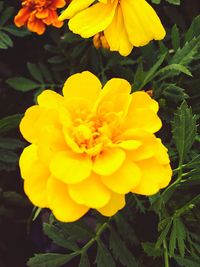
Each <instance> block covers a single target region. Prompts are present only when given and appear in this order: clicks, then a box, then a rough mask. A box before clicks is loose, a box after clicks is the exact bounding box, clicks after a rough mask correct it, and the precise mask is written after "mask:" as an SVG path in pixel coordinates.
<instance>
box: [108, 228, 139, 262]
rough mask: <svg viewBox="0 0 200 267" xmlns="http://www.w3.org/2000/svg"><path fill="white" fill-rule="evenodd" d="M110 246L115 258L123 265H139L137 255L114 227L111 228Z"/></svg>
mask: <svg viewBox="0 0 200 267" xmlns="http://www.w3.org/2000/svg"><path fill="white" fill-rule="evenodd" d="M109 248H110V249H111V250H112V253H113V256H114V257H115V259H116V260H119V261H120V262H121V263H122V265H123V266H127V267H134V266H138V265H137V263H136V260H135V257H134V256H133V254H132V253H131V252H130V250H129V249H128V248H127V247H126V245H125V243H124V241H123V240H121V238H120V237H119V235H118V234H117V233H116V231H115V230H114V229H113V228H110V239H109Z"/></svg>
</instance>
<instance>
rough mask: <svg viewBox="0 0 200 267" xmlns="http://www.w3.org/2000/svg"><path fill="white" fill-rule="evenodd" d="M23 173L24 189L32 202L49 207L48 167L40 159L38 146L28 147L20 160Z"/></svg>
mask: <svg viewBox="0 0 200 267" xmlns="http://www.w3.org/2000/svg"><path fill="white" fill-rule="evenodd" d="M19 165H20V171H21V175H22V177H23V178H24V191H25V193H26V195H27V196H28V197H29V199H30V200H31V202H32V203H33V204H34V205H36V206H38V207H47V200H46V184H47V180H48V177H49V174H50V173H49V170H48V168H47V167H46V166H45V165H44V164H42V162H40V161H39V160H38V155H37V147H36V146H35V145H30V146H28V147H26V148H25V149H24V150H23V152H22V154H21V157H20V160H19Z"/></svg>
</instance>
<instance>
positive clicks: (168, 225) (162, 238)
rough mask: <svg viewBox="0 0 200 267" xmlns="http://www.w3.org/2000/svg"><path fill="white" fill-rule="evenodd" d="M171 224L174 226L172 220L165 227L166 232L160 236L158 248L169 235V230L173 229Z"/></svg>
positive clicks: (157, 243)
mask: <svg viewBox="0 0 200 267" xmlns="http://www.w3.org/2000/svg"><path fill="white" fill-rule="evenodd" d="M171 224H172V219H170V220H169V222H168V223H167V225H166V226H165V228H164V230H163V231H162V232H161V234H160V236H159V238H158V240H157V242H156V248H159V247H160V246H161V244H162V242H163V241H164V239H165V238H166V236H167V234H168V233H169V229H170V227H171Z"/></svg>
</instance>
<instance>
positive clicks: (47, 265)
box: [27, 253, 76, 267]
mask: <svg viewBox="0 0 200 267" xmlns="http://www.w3.org/2000/svg"><path fill="white" fill-rule="evenodd" d="M75 256H76V254H69V255H65V254H58V253H46V254H35V255H34V257H32V258H30V259H29V261H28V262H27V265H28V266H29V267H60V266H62V265H63V264H65V263H67V262H69V261H70V260H71V259H73V258H74V257H75Z"/></svg>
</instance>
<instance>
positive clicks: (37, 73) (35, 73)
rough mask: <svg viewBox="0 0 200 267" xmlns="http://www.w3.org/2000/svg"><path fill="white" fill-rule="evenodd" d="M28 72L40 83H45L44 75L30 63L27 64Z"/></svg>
mask: <svg viewBox="0 0 200 267" xmlns="http://www.w3.org/2000/svg"><path fill="white" fill-rule="evenodd" d="M27 67H28V70H29V72H30V74H31V76H32V77H33V78H34V79H35V80H36V81H38V82H40V83H44V79H43V77H42V74H41V72H40V70H39V69H38V68H37V66H36V65H35V64H32V63H30V62H28V63H27Z"/></svg>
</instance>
